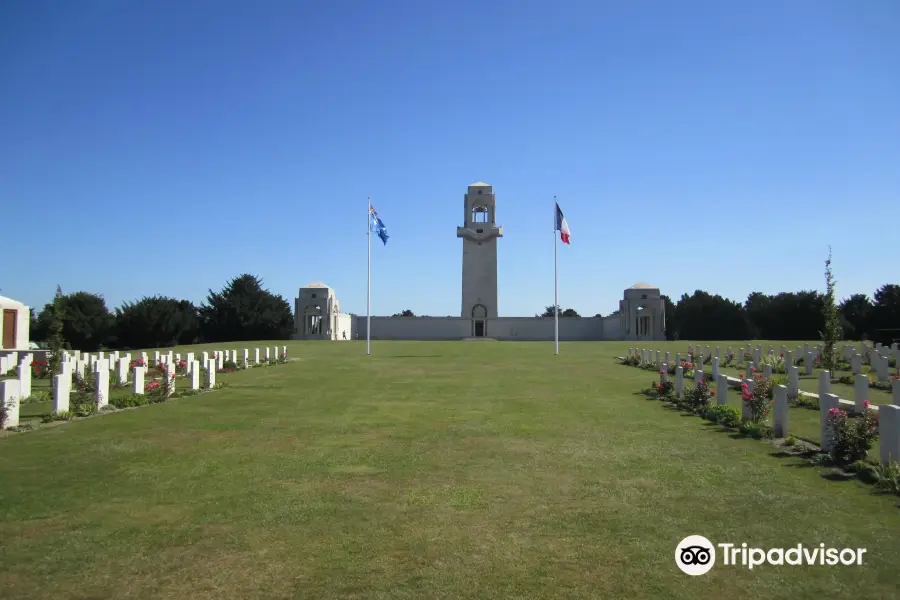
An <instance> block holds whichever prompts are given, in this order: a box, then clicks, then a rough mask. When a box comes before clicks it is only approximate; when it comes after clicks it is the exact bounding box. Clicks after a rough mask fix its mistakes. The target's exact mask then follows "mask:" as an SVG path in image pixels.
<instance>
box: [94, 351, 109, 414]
mask: <svg viewBox="0 0 900 600" xmlns="http://www.w3.org/2000/svg"><path fill="white" fill-rule="evenodd" d="M98 363H99V364H101V365H104V364H106V361H105V360H101V361H98ZM94 384H95V385H96V386H97V387H96V390H95V391H94V404H96V405H97V408H103V407H104V406H106V405H108V404H109V369H100V370H98V371H97V372H96V373H94Z"/></svg>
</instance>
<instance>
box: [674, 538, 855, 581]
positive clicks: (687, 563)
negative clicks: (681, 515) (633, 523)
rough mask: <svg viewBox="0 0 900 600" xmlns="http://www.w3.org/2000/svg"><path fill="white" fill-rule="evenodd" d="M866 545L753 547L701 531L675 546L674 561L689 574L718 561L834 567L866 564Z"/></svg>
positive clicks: (706, 569) (732, 564)
mask: <svg viewBox="0 0 900 600" xmlns="http://www.w3.org/2000/svg"><path fill="white" fill-rule="evenodd" d="M865 553H866V549H865V548H840V549H838V548H826V547H825V544H819V545H818V546H811V547H809V546H804V545H803V544H797V545H796V546H792V547H790V548H768V549H763V548H753V547H748V545H747V543H746V542H744V543H742V544H739V545H738V544H731V543H720V544H713V543H712V542H710V541H709V540H708V539H706V538H705V537H703V536H702V535H689V536H687V537H686V538H684V539H683V540H681V542H679V543H678V546H676V547H675V564H676V565H677V566H678V568H679V569H681V571H682V572H683V573H686V574H687V575H692V576H696V575H703V574H705V573H708V572H709V570H710V569H712V568H713V567H714V566H715V564H716V558H717V556H719V557H720V560H719V564H721V565H722V566H726V567H746V568H748V569H753V568H754V567H758V566H761V565H766V564H768V565H790V566H798V565H808V566H827V567H833V566H836V565H838V564H840V565H845V566H850V565H861V564H863V555H864V554H865Z"/></svg>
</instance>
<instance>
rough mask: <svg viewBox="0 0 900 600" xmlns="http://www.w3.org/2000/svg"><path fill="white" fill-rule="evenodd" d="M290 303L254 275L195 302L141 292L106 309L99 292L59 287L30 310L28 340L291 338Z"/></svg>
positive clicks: (158, 343) (108, 344) (81, 344)
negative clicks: (140, 295) (138, 296)
mask: <svg viewBox="0 0 900 600" xmlns="http://www.w3.org/2000/svg"><path fill="white" fill-rule="evenodd" d="M293 329H294V316H293V313H292V311H291V306H290V304H288V302H287V301H286V300H285V299H284V298H283V297H281V296H279V295H275V294H272V293H271V292H270V291H269V290H267V289H264V288H263V282H262V280H261V279H260V278H258V277H256V276H255V275H250V274H243V275H239V276H238V277H235V278H234V279H232V280H230V281H228V282H227V283H226V284H225V286H224V287H223V288H222V290H221V291H219V292H213V291H212V290H209V295H208V296H207V297H206V301H205V302H203V303H201V304H200V305H199V306H196V305H194V304H193V303H192V302H190V301H188V300H179V299H177V298H168V297H165V296H145V297H144V298H141V299H140V300H137V301H135V302H125V303H123V304H122V306H120V307H118V308H116V309H115V310H110V309H109V308H108V307H107V305H106V301H105V300H104V299H103V296H102V295H100V294H95V293H92V292H85V291H78V292H74V293H70V294H63V293H62V290H61V289H59V288H57V293H56V297H55V298H54V300H53V302H51V303H49V304H47V305H45V306H44V308H43V309H42V310H41V311H40V312H39V313H38V314H37V315H35V314H34V311H32V316H31V339H32V341H36V342H50V343H52V344H54V345H55V344H58V343H59V342H58V340H59V338H60V337H61V338H62V340H63V344H64V346H65V347H68V348H71V349H76V350H81V351H84V352H94V351H97V350H100V349H101V348H110V349H121V350H128V349H136V348H165V347H168V346H176V345H184V344H197V343H204V342H231V341H253V340H286V339H290V336H291V333H293Z"/></svg>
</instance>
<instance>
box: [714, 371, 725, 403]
mask: <svg viewBox="0 0 900 600" xmlns="http://www.w3.org/2000/svg"><path fill="white" fill-rule="evenodd" d="M716 404H720V405H725V404H728V377H726V376H725V375H719V377H718V378H716Z"/></svg>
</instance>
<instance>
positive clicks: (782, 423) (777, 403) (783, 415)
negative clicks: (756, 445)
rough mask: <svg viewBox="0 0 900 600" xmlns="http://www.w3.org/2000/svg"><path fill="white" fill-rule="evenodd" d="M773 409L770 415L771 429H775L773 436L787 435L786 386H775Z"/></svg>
mask: <svg viewBox="0 0 900 600" xmlns="http://www.w3.org/2000/svg"><path fill="white" fill-rule="evenodd" d="M773 403H774V407H773V408H774V410H773V415H772V421H773V422H772V429H773V430H774V431H775V437H780V438H783V437H787V432H788V400H787V387H785V386H783V385H776V386H775V393H774V394H773Z"/></svg>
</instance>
